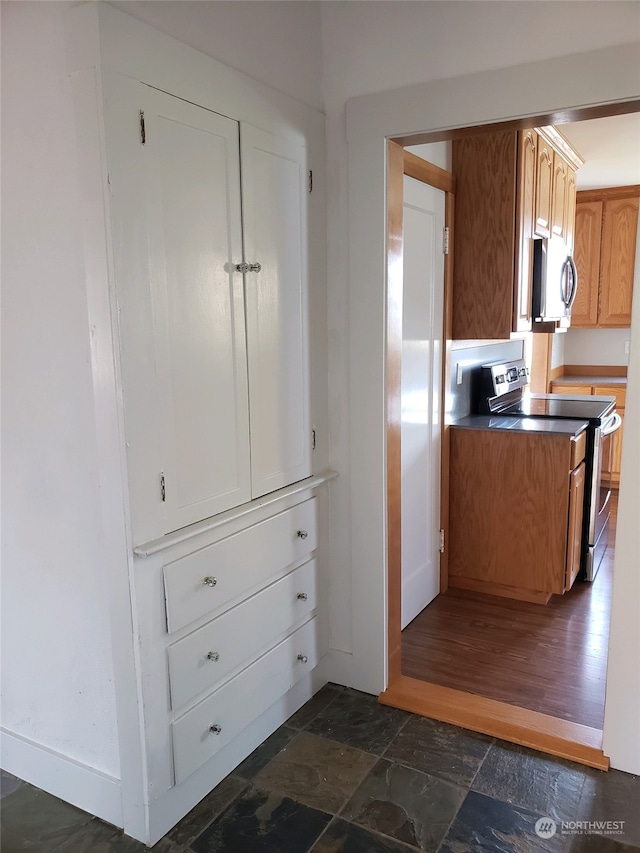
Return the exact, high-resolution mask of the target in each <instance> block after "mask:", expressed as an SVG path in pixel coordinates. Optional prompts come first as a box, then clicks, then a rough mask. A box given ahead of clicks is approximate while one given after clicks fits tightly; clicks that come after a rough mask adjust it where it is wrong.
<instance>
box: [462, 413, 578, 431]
mask: <svg viewBox="0 0 640 853" xmlns="http://www.w3.org/2000/svg"><path fill="white" fill-rule="evenodd" d="M451 426H452V427H455V428H456V429H497V430H504V431H506V430H508V431H509V432H537V433H547V434H549V433H551V434H554V435H577V434H578V433H580V432H582V430H584V429H586V428H587V427H588V423H587V421H578V420H576V421H572V420H564V419H562V418H517V417H509V416H505V415H467V417H465V418H459V420H457V421H454V422H453V423H452V424H451Z"/></svg>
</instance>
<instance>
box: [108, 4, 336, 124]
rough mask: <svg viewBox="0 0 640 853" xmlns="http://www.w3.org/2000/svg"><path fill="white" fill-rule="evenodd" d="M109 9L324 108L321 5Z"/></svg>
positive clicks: (207, 5) (123, 5)
mask: <svg viewBox="0 0 640 853" xmlns="http://www.w3.org/2000/svg"><path fill="white" fill-rule="evenodd" d="M109 5H111V6H115V7H116V8H118V9H120V10H121V11H123V12H126V13H127V14H128V15H132V16H133V17H134V18H138V20H140V21H144V22H145V23H147V24H151V26H153V27H156V28H157V29H158V30H160V31H161V32H164V33H167V34H168V35H171V36H173V37H174V38H177V39H179V40H180V41H181V42H184V44H188V45H189V46H190V47H195V48H196V49H197V50H201V51H202V52H203V53H206V54H208V55H209V56H213V57H214V58H215V59H219V60H220V62H224V64H225V65H228V66H229V67H230V68H235V69H236V70H237V71H242V72H244V73H245V74H248V75H249V76H250V77H253V78H254V79H255V80H260V81H261V82H262V83H265V84H266V85H267V86H272V87H273V88H274V89H277V90H278V91H279V92H282V93H283V94H285V95H290V96H291V97H292V98H296V99H297V100H299V101H304V103H306V104H309V105H310V106H312V107H317V108H322V105H323V100H322V57H321V51H320V4H319V3H315V2H305V0H285V1H284V2H279V0H269V2H260V0H256V2H253V0H244V2H241V3H238V2H237V0H236V2H233V0H230V1H229V2H225V0H216V2H202V0H180V1H179V2H174V0H142V2H140V0H120V2H117V1H116V0H114V2H111V3H110V4H109Z"/></svg>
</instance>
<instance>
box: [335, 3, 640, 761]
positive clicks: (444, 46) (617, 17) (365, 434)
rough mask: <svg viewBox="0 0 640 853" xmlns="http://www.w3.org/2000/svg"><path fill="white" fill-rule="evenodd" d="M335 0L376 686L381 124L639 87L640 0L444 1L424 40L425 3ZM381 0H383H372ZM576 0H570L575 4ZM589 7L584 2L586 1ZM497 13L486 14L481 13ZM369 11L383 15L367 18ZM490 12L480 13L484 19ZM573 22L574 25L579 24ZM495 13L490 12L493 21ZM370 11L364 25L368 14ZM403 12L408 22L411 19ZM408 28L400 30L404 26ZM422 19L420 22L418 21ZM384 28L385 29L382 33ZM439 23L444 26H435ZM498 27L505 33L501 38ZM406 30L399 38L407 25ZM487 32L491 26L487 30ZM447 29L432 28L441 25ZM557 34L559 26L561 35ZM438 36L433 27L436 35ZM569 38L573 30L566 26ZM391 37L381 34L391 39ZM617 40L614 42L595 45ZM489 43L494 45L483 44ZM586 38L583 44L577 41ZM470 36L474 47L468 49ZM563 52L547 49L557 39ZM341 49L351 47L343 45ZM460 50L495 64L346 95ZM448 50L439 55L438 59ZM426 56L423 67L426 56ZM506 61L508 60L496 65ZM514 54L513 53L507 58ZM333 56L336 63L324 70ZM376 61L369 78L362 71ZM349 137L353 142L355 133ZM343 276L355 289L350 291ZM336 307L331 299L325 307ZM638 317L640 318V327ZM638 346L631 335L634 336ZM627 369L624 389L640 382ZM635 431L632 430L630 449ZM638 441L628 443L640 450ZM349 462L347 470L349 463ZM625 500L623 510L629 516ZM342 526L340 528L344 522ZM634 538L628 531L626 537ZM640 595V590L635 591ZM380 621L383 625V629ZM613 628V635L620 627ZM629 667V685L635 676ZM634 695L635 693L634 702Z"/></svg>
mask: <svg viewBox="0 0 640 853" xmlns="http://www.w3.org/2000/svg"><path fill="white" fill-rule="evenodd" d="M345 6H346V7H347V8H344V9H343V8H342V6H340V4H338V5H335V4H334V5H332V6H331V7H329V9H328V10H327V11H326V13H325V14H324V17H323V37H324V45H325V57H324V58H325V82H326V85H327V89H326V91H325V98H326V104H327V108H328V132H329V140H328V144H329V164H330V180H331V183H330V186H329V221H330V223H331V225H330V230H329V271H328V272H329V276H328V277H329V282H330V287H331V288H332V290H331V292H330V306H331V305H332V302H331V300H335V301H334V302H333V305H340V307H341V308H343V309H344V310H345V312H346V310H348V311H349V313H348V315H346V316H345V315H343V316H338V311H334V312H333V314H332V317H333V319H334V321H335V335H336V338H339V337H341V336H342V343H343V344H344V345H343V346H336V347H335V348H333V347H332V350H331V352H332V354H334V355H335V358H336V359H337V358H339V357H341V355H340V354H341V353H344V352H345V350H346V349H347V345H349V347H350V348H349V355H348V361H345V362H343V363H342V364H341V365H338V364H337V363H336V362H335V361H334V364H333V374H334V376H336V377H340V376H345V375H346V376H348V380H346V381H342V385H341V388H342V390H343V391H344V389H346V390H348V394H347V395H346V399H347V401H348V405H349V418H350V424H349V427H350V434H351V446H350V452H349V454H348V455H346V453H345V452H346V450H347V442H345V443H344V445H343V446H342V447H337V448H336V450H337V452H338V454H341V453H345V455H344V457H342V458H341V459H340V460H339V461H338V462H336V465H337V467H338V468H339V469H340V470H341V474H342V476H341V484H342V488H346V487H347V485H350V488H351V500H350V502H349V507H350V521H351V529H350V534H351V538H350V543H347V542H346V541H345V543H344V547H350V552H351V560H352V578H351V583H352V585H353V590H354V596H353V600H352V602H353V608H352V622H353V626H354V628H353V637H352V651H353V667H352V680H353V683H354V684H355V685H356V686H359V687H361V689H365V690H369V691H370V692H377V691H378V690H380V689H382V688H383V687H384V686H385V683H386V673H385V668H386V665H385V661H386V654H385V639H384V632H381V631H380V623H381V622H384V621H385V620H386V609H385V592H386V589H385V588H386V572H385V564H386V535H385V526H386V515H385V498H384V494H385V484H386V475H385V470H384V448H385V431H384V430H385V426H384V424H385V413H384V345H383V340H384V329H385V295H384V291H385V277H386V272H385V251H384V245H385V183H384V173H385V162H386V158H385V137H388V136H393V135H397V134H400V133H412V132H418V131H420V130H426V131H430V130H436V129H442V128H453V127H464V126H469V125H473V124H478V123H481V122H483V121H500V120H504V119H508V118H515V117H520V116H527V115H540V114H545V113H546V112H552V111H554V110H556V109H564V108H567V107H571V106H578V105H584V104H598V103H607V102H610V101H616V100H627V99H629V100H631V99H635V98H637V97H638V93H639V90H640V85H639V81H638V75H637V68H638V58H639V56H640V44H638V42H637V41H636V42H634V43H633V44H628V39H629V34H630V33H631V34H634V35H636V38H637V33H638V11H639V9H640V7H639V6H638V4H637V3H633V4H625V3H607V4H598V5H595V4H586V5H584V6H579V5H578V4H575V3H572V4H570V5H569V4H566V5H565V4H552V6H547V7H545V6H543V5H542V4H540V3H534V4H504V5H503V6H502V8H503V9H504V10H505V13H506V14H507V16H510V15H513V16H516V18H518V20H517V26H512V27H511V29H510V31H509V33H508V37H507V38H505V35H504V33H505V30H504V21H505V19H503V20H501V26H500V28H496V29H495V30H494V32H493V41H492V38H491V33H485V32H484V26H485V25H486V24H488V25H489V26H490V25H491V20H492V18H491V14H490V12H491V7H489V6H487V4H484V3H482V4H480V3H478V4H475V5H474V4H471V6H472V7H474V8H475V9H476V12H475V14H474V13H473V12H472V10H471V7H468V11H469V12H470V15H467V16H465V19H464V24H463V25H462V24H461V22H460V21H457V24H456V20H457V16H458V15H459V14H462V11H463V10H462V6H461V4H440V7H444V9H442V8H441V9H440V12H439V13H437V14H436V16H435V20H437V19H438V17H439V15H445V16H446V15H447V14H448V13H449V12H450V14H451V23H452V25H453V24H456V28H455V29H454V27H453V26H452V27H450V28H449V29H444V30H439V29H438V27H435V28H429V26H428V23H429V22H428V21H425V20H423V21H422V31H421V35H422V40H420V38H419V37H418V35H417V34H416V32H417V31H419V27H418V25H417V23H416V21H415V16H416V15H419V14H421V12H420V11H414V12H413V13H412V12H411V11H409V12H408V14H407V17H406V18H405V17H404V16H403V15H400V14H399V13H398V10H399V5H398V4H397V3H394V4H393V6H394V9H395V10H396V11H395V13H394V14H395V17H394V16H393V15H392V16H390V17H389V18H388V20H387V21H386V23H388V25H389V27H388V28H387V27H385V26H383V25H382V19H381V16H384V15H385V14H386V12H387V11H388V9H387V10H386V11H385V6H382V8H381V10H380V13H379V14H377V12H376V9H377V5H376V4H374V5H373V6H370V5H369V4H367V5H366V6H365V5H364V4H345ZM374 7H375V8H374ZM569 9H571V11H570V12H569ZM555 10H557V11H558V14H559V17H557V18H556V17H554V16H553V15H548V16H546V18H547V20H546V26H547V28H548V27H549V26H551V25H552V24H553V25H555V24H556V23H557V24H558V25H559V29H560V30H564V32H565V33H566V32H569V31H570V32H572V38H571V44H572V45H575V46H576V50H579V51H585V52H578V53H576V54H574V55H567V54H566V44H564V43H562V44H561V43H560V41H559V40H558V39H556V35H557V34H556V33H554V32H553V30H551V31H549V30H548V29H547V30H545V36H546V35H547V34H548V35H549V37H548V38H541V39H536V38H534V37H533V35H532V34H535V33H539V34H540V35H542V34H541V32H540V29H539V25H540V22H539V21H538V19H537V16H538V15H540V17H541V18H543V19H544V18H545V12H550V11H555ZM586 10H588V14H585V15H583V16H582V17H581V16H580V15H579V12H580V11H582V12H585V11H586ZM485 11H487V12H488V13H489V14H488V15H487V17H486V20H484V19H483V16H484V13H485ZM563 14H567V15H570V16H571V24H572V26H568V27H562V26H560V23H561V18H562V16H563ZM369 15H371V17H372V18H373V19H376V21H374V22H372V20H371V19H370V18H369ZM483 20H484V23H483ZM574 22H575V25H574ZM494 23H495V21H494ZM360 25H362V26H360ZM405 26H406V29H405ZM401 30H402V32H400V31H401ZM412 30H413V31H412ZM375 32H379V38H376V36H375ZM434 33H435V36H434ZM497 33H500V36H499V37H500V43H499V44H498V43H497V41H496V39H497V38H498V35H497ZM403 35H404V36H405V38H404V39H403V38H402V37H401V36H403ZM485 36H486V38H485ZM438 38H439V39H440V41H437V39H438ZM558 38H559V37H558ZM434 39H435V40H434ZM563 41H564V40H563ZM383 42H384V44H383ZM612 42H613V43H614V44H615V43H617V45H619V47H617V46H616V47H615V49H611V50H600V51H598V50H595V51H594V50H592V51H589V52H586V48H592V47H595V46H596V45H599V44H600V45H606V46H607V47H608V46H609V45H610V44H611V43H612ZM349 43H352V44H354V45H356V47H355V48H354V51H353V54H349V55H347V54H346V53H345V50H344V48H345V46H346V45H347V44H349ZM485 45H488V46H489V48H493V52H492V54H491V56H488V55H487V52H486V49H485ZM578 46H579V47H578ZM466 48H469V50H468V51H467V50H466ZM550 50H551V51H552V52H553V51H555V52H556V53H557V57H556V58H555V59H553V60H550V59H549V58H548V53H549V51H550ZM532 54H533V55H534V56H538V57H539V58H542V59H544V61H540V62H535V63H533V64H530V65H520V66H511V65H510V63H512V62H513V61H514V58H515V57H517V59H518V60H519V61H522V60H525V59H531V58H532ZM376 56H381V57H383V59H382V60H381V65H382V66H384V67H385V68H388V69H389V76H388V77H385V78H384V80H381V79H380V75H379V73H378V72H377V71H375V70H374V69H375V67H376V60H375V57H376ZM345 57H346V58H345ZM458 58H459V60H460V64H458V65H456V69H455V71H453V72H451V73H459V72H460V71H461V70H466V71H470V70H471V71H473V68H470V67H469V66H470V65H474V64H475V65H476V66H482V65H483V64H485V67H486V66H487V64H488V63H490V64H491V66H492V68H491V70H489V71H486V72H484V73H478V72H476V73H473V74H469V75H468V76H466V77H456V78H451V79H446V80H443V81H439V80H436V81H434V82H428V83H423V84H420V85H414V86H410V85H405V86H403V87H401V88H398V89H397V90H393V91H387V92H380V93H379V94H370V95H364V96H362V97H359V98H354V99H351V100H350V101H349V103H348V104H347V109H346V121H345V111H344V106H345V105H344V99H345V98H346V97H347V96H348V95H349V94H351V93H352V92H353V91H354V90H355V91H357V89H358V88H360V90H361V91H371V90H372V89H373V88H374V87H375V86H377V87H378V88H380V89H382V88H383V87H384V86H385V84H387V83H393V84H398V83H399V80H398V78H399V76H402V75H403V74H404V80H402V81H401V82H403V83H405V84H411V83H415V82H416V77H415V75H416V74H419V75H421V79H422V80H426V79H427V75H428V70H424V69H427V65H428V67H429V69H431V73H432V74H434V75H437V74H438V73H439V72H440V69H441V68H445V69H449V68H450V63H452V62H454V63H455V62H456V60H457V59H458ZM439 60H442V64H441V65H439V66H438V67H437V68H434V65H437V64H438V61H439ZM421 63H422V69H423V70H422V71H421V70H420V66H421ZM496 66H498V67H499V66H502V68H503V69H504V70H495V69H496ZM506 66H509V67H508V68H506ZM327 69H330V71H328V70H327ZM368 74H370V75H371V76H370V78H367V75H368ZM346 140H348V143H347V141H346ZM346 289H348V293H349V297H348V302H349V303H350V304H348V303H347V299H346V297H345V294H344V291H345V290H346ZM330 310H331V308H330ZM638 334H640V330H638V329H635V330H634V336H633V337H636V336H637V335H638ZM633 346H634V343H633V340H632V347H633ZM639 390H640V389H636V387H635V386H634V385H633V382H632V381H631V380H630V384H629V394H631V395H634V394H637V393H638V391H639ZM628 445H629V440H628V434H627V433H625V452H626V453H627V456H629V452H628V451H626V448H627V446H628ZM631 453H633V451H631ZM347 471H348V472H349V476H350V483H349V484H347V477H346V476H345V472H347ZM623 501H624V493H623V498H622V501H621V507H622V510H621V516H620V517H621V519H623V520H622V522H621V523H622V525H623V526H624V523H625V522H624V519H625V518H626V517H627V510H626V509H625V508H624V507H623ZM339 532H340V531H338V535H339ZM632 538H634V537H633V534H632V532H631V531H629V539H628V540H625V535H624V534H623V536H622V539H621V542H622V543H623V544H622V547H620V548H618V549H617V551H616V573H617V578H616V589H615V591H614V597H616V598H617V600H618V601H619V602H624V601H627V600H629V598H630V597H633V596H634V591H635V587H636V585H637V583H636V580H635V578H636V575H637V569H636V560H635V557H634V551H635V550H636V549H635V548H633V547H629V545H630V544H631V539H632ZM625 542H627V545H626V546H625V544H624V543H625ZM633 600H634V601H635V600H637V598H633ZM631 609H633V608H631V607H628V608H627V610H626V611H625V610H624V608H623V607H619V606H616V605H615V604H614V619H619V620H620V621H619V622H618V623H617V624H616V626H615V629H614V630H612V644H611V650H612V655H613V656H614V662H613V665H612V668H611V670H610V674H609V682H608V706H607V709H606V712H605V714H606V718H605V735H608V733H609V732H612V731H613V727H614V726H616V725H619V726H620V728H619V730H618V731H617V732H616V738H617V739H616V743H615V749H611V750H610V754H611V759H612V763H613V766H614V767H618V768H621V769H626V770H634V771H635V772H638V771H639V770H640V754H638V752H637V750H638V747H639V745H638V743H637V741H638V738H637V719H638V718H640V705H639V703H638V701H636V699H637V698H638V694H639V693H640V691H638V690H637V689H636V688H637V686H638V685H637V683H636V682H638V681H640V648H639V646H638V644H637V643H636V644H629V645H628V646H627V648H626V649H624V648H623V646H622V643H621V638H623V637H626V636H629V637H630V638H632V639H633V638H634V637H635V633H636V632H637V625H636V624H634V623H633V622H632V621H631V613H630V610H631ZM381 634H382V636H381ZM614 638H618V639H617V640H616V639H614ZM625 654H626V661H627V666H628V667H629V669H630V670H631V672H630V673H627V681H626V682H625V680H624V678H623V677H622V676H623V669H622V664H621V661H622V659H623V658H624V657H625ZM629 680H630V685H629V683H628V682H629ZM629 697H631V702H630V703H629Z"/></svg>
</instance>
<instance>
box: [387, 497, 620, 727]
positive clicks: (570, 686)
mask: <svg viewBox="0 0 640 853" xmlns="http://www.w3.org/2000/svg"><path fill="white" fill-rule="evenodd" d="M611 503H612V507H611V531H610V534H609V543H610V544H609V548H608V549H607V552H606V554H605V556H604V558H603V561H602V563H601V565H600V570H599V571H598V574H597V575H596V579H595V581H594V582H593V583H591V584H589V583H583V582H580V581H576V583H575V584H574V585H573V588H572V589H571V590H570V591H569V592H568V593H566V594H565V595H554V596H552V598H551V600H550V602H549V603H548V604H547V605H546V606H545V605H540V604H531V603H528V602H524V601H514V600H511V599H505V598H498V597H496V596H491V595H484V594H482V593H475V592H469V591H467V590H462V589H450V590H449V591H448V592H446V593H445V594H443V595H439V596H438V597H437V598H435V599H434V600H433V601H432V602H431V604H429V605H428V607H426V608H425V609H424V610H423V611H422V613H420V614H419V615H418V616H417V617H416V618H415V619H414V620H413V622H411V623H410V624H409V625H408V626H407V627H406V628H405V629H404V631H403V632H402V674H403V675H406V676H409V677H411V678H418V679H421V680H423V681H429V682H432V683H434V684H439V685H442V686H443V687H451V688H454V689H456V690H463V691H466V692H468V693H475V694H477V695H479V696H484V697H486V698H488V699H497V700H499V701H502V702H507V703H509V704H511V705H517V706H519V707H521V708H529V709H530V710H533V711H540V712H541V713H544V714H549V715H551V716H554V717H559V718H560V719H564V720H571V721H573V722H576V723H581V724H582V725H585V726H591V727H593V728H596V729H602V724H603V718H604V692H605V679H606V670H607V651H608V641H609V620H610V613H611V590H612V585H613V551H614V548H613V544H614V541H615V525H616V516H617V504H618V493H617V492H613V493H612V501H611Z"/></svg>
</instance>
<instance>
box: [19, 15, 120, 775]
mask: <svg viewBox="0 0 640 853" xmlns="http://www.w3.org/2000/svg"><path fill="white" fill-rule="evenodd" d="M67 5H68V4H67V3H39V2H35V3H21V2H15V3H14V2H8V3H3V4H2V172H3V174H2V224H3V231H2V243H3V246H2V248H3V252H2V285H3V290H2V301H3V306H2V307H3V311H2V350H3V352H2V356H3V358H2V392H3V399H2V414H3V418H2V431H3V435H2V439H3V441H2V475H3V478H2V487H3V504H2V509H3V518H2V690H3V707H2V723H3V727H4V728H5V730H7V731H9V732H11V733H12V734H14V735H17V736H19V737H22V738H26V739H29V740H31V741H33V742H35V743H37V744H41V745H43V746H45V747H47V748H48V749H50V750H52V751H54V752H57V753H60V754H61V755H63V756H67V757H70V758H72V759H74V760H76V761H78V762H81V763H85V764H87V765H89V766H91V767H94V768H96V769H98V770H100V771H102V772H104V773H106V774H109V775H111V776H116V777H117V776H118V774H119V772H120V771H119V758H118V744H117V731H116V712H115V699H114V690H113V666H112V660H111V650H110V635H109V622H108V606H107V603H106V596H105V593H104V587H103V578H102V576H101V571H102V568H103V567H102V561H101V553H100V552H101V530H100V506H99V491H98V489H99V484H98V463H97V447H96V437H95V420H94V408H93V391H92V387H93V386H92V377H91V364H90V358H91V356H90V336H89V329H88V323H87V300H86V292H85V276H84V264H83V252H82V243H81V232H82V227H81V221H80V218H79V187H78V184H77V180H76V174H77V172H76V161H75V150H74V147H75V138H74V127H75V125H74V116H73V110H72V102H71V93H70V88H69V81H68V79H67V76H66V69H65V44H64V29H63V21H64V15H65V12H66V9H67ZM10 769H12V768H10ZM15 770H16V772H19V768H15Z"/></svg>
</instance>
